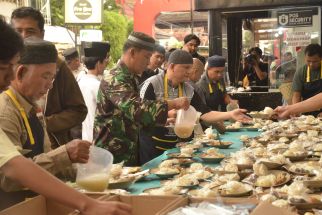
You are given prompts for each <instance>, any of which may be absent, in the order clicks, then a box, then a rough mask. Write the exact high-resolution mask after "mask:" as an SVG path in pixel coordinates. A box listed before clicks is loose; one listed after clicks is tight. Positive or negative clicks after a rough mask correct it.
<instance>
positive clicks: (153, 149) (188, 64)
mask: <svg viewBox="0 0 322 215" xmlns="http://www.w3.org/2000/svg"><path fill="white" fill-rule="evenodd" d="M192 62H193V60H192V57H191V55H190V54H189V53H188V52H186V51H183V50H176V51H174V52H172V53H171V55H170V57H169V67H168V69H167V71H165V72H161V73H159V74H158V75H155V76H154V77H152V78H150V79H148V80H147V81H146V82H145V83H144V85H143V86H142V88H141V91H140V97H141V98H142V99H145V100H168V99H174V98H178V97H183V96H185V97H187V98H188V99H189V100H190V105H192V106H193V107H194V108H195V109H196V110H197V111H198V112H201V117H200V119H201V120H202V121H205V122H207V123H209V124H212V123H215V122H217V121H220V120H227V119H234V120H239V121H247V120H249V118H248V117H247V116H245V115H244V114H243V113H244V112H246V110H242V109H236V110H234V111H230V112H218V111H211V110H210V108H209V107H207V106H206V105H205V104H204V103H203V102H202V100H201V98H200V97H199V95H198V93H196V92H195V90H194V89H193V87H192V86H191V85H190V84H188V83H187V81H188V77H189V71H190V70H191V68H192ZM175 115H176V112H175V111H174V110H170V111H169V112H168V116H170V117H171V116H172V117H173V118H175ZM177 142H178V137H177V136H176V135H175V134H173V133H171V132H169V131H168V129H167V128H166V127H156V128H154V129H151V128H144V127H143V128H142V129H141V130H140V147H139V148H140V163H141V164H144V163H146V162H147V161H149V160H151V159H153V158H155V157H157V156H158V155H160V154H162V153H163V152H164V151H165V150H168V149H171V148H174V147H175V145H176V143H177Z"/></svg>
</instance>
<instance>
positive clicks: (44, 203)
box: [0, 196, 74, 215]
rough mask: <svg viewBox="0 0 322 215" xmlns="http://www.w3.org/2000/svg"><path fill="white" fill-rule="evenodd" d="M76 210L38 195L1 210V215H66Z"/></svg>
mask: <svg viewBox="0 0 322 215" xmlns="http://www.w3.org/2000/svg"><path fill="white" fill-rule="evenodd" d="M72 211H74V210H73V209H71V208H68V207H65V206H64V205H61V204H59V203H56V202H54V201H51V200H47V199H46V198H45V197H43V196H37V197H35V198H32V199H28V200H26V201H23V202H21V203H19V204H16V205H14V206H12V207H10V208H8V209H5V210H3V211H1V212H0V215H20V214H23V215H58V214H62V215H64V214H65V215H66V214H69V213H71V212H72Z"/></svg>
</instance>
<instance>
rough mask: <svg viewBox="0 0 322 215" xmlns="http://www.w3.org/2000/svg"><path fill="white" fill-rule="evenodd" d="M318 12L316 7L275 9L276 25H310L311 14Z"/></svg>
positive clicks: (286, 26) (311, 20)
mask: <svg viewBox="0 0 322 215" xmlns="http://www.w3.org/2000/svg"><path fill="white" fill-rule="evenodd" d="M317 14H318V9H317V8H303V9H292V10H283V11H277V24H278V27H285V28H288V27H296V26H312V23H313V15H317Z"/></svg>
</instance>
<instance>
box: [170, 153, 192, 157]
mask: <svg viewBox="0 0 322 215" xmlns="http://www.w3.org/2000/svg"><path fill="white" fill-rule="evenodd" d="M167 157H168V158H192V155H188V154H182V153H168V154H167Z"/></svg>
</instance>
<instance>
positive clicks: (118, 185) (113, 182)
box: [108, 177, 136, 190]
mask: <svg viewBox="0 0 322 215" xmlns="http://www.w3.org/2000/svg"><path fill="white" fill-rule="evenodd" d="M135 181H136V180H135V177H127V178H119V179H110V180H109V182H108V189H125V190H126V189H128V188H129V186H131V185H132V184H133V183H134V182H135Z"/></svg>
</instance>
